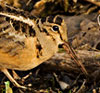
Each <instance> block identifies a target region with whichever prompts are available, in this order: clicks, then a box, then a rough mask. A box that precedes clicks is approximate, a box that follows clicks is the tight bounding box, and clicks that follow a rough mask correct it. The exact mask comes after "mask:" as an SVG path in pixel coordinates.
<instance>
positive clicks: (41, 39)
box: [0, 5, 85, 88]
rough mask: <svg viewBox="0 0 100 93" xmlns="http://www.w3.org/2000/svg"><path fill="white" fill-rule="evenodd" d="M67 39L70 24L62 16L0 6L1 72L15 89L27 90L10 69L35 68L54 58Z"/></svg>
mask: <svg viewBox="0 0 100 93" xmlns="http://www.w3.org/2000/svg"><path fill="white" fill-rule="evenodd" d="M67 40H68V39H67V28H66V24H65V23H64V20H63V19H62V18H61V17H60V16H59V15H57V16H55V17H53V16H48V17H44V18H36V17H33V16H30V15H29V14H27V13H26V12H24V11H21V10H17V9H15V8H14V7H9V6H7V5H6V7H4V6H3V7H2V6H1V5H0V70H1V71H2V72H3V73H4V74H5V75H6V76H7V77H8V78H9V80H10V81H11V82H12V83H13V84H14V85H15V86H17V87H20V88H26V87H25V86H21V85H19V84H18V83H17V82H16V81H15V80H14V78H13V77H12V76H11V75H10V73H9V72H8V69H12V70H20V71H26V70H30V69H32V68H35V67H36V66H38V65H40V64H41V63H43V62H44V61H46V60H48V59H49V58H51V57H52V56H53V55H54V54H55V53H56V52H57V51H58V48H59V47H60V46H61V45H63V44H64V43H65V42H66V41H67ZM65 45H66V44H65ZM66 46H67V45H66ZM79 66H80V65H79ZM81 67H82V66H81ZM83 68H84V67H83ZM83 71H85V70H84V69H83Z"/></svg>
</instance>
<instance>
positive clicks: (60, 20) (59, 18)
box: [55, 16, 63, 25]
mask: <svg viewBox="0 0 100 93" xmlns="http://www.w3.org/2000/svg"><path fill="white" fill-rule="evenodd" d="M62 21H63V20H62V18H61V17H59V16H58V17H57V18H56V20H55V23H56V24H59V25H61V23H62Z"/></svg>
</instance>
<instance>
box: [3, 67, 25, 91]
mask: <svg viewBox="0 0 100 93" xmlns="http://www.w3.org/2000/svg"><path fill="white" fill-rule="evenodd" d="M1 71H2V72H3V73H4V74H5V75H6V76H7V77H8V78H9V80H10V81H11V82H12V83H13V84H14V85H15V86H16V87H19V88H24V89H26V87H25V86H21V85H20V84H18V83H17V82H16V80H14V78H13V77H12V76H11V75H10V73H9V72H8V70H7V69H5V68H3V69H1Z"/></svg>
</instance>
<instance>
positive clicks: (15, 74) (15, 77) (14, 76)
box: [12, 70, 21, 80]
mask: <svg viewBox="0 0 100 93" xmlns="http://www.w3.org/2000/svg"><path fill="white" fill-rule="evenodd" d="M12 74H13V78H14V79H15V80H17V79H19V80H20V79H21V77H20V76H19V75H18V74H17V73H16V72H15V71H14V70H12Z"/></svg>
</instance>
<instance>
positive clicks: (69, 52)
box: [63, 42, 88, 77]
mask: <svg viewBox="0 0 100 93" xmlns="http://www.w3.org/2000/svg"><path fill="white" fill-rule="evenodd" d="M63 48H64V49H65V50H66V52H67V53H68V54H69V55H70V56H71V58H72V59H73V60H74V62H75V63H76V64H77V65H78V67H79V68H80V69H81V71H82V72H83V73H84V75H85V76H86V77H87V76H88V72H87V71H86V69H85V67H84V65H83V64H82V62H81V61H80V60H79V59H78V57H77V55H76V53H75V51H74V50H73V48H72V47H71V46H70V45H69V44H68V42H65V43H64V44H63Z"/></svg>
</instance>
